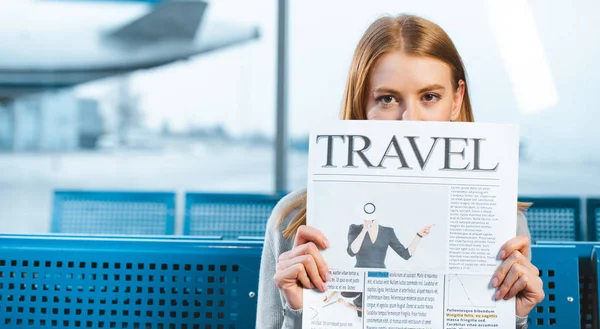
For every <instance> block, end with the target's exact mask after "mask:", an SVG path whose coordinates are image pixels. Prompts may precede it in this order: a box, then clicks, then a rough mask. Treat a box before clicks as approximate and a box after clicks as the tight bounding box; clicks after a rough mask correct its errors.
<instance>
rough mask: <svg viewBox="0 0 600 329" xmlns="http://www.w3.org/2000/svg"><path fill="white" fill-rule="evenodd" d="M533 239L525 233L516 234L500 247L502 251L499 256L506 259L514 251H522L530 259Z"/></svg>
mask: <svg viewBox="0 0 600 329" xmlns="http://www.w3.org/2000/svg"><path fill="white" fill-rule="evenodd" d="M530 246H531V241H529V238H528V237H526V236H524V235H519V236H516V237H514V238H512V239H510V240H508V241H507V242H506V243H505V244H504V245H503V246H502V248H500V252H499V254H498V257H500V259H505V258H506V257H509V256H510V255H511V254H512V253H513V252H515V251H520V252H521V253H522V254H523V256H525V258H527V259H529V256H530V255H529V253H530Z"/></svg>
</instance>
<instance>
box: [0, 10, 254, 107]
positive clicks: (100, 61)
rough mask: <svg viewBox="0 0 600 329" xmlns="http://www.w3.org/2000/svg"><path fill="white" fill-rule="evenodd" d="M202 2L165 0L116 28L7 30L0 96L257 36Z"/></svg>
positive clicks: (141, 66)
mask: <svg viewBox="0 0 600 329" xmlns="http://www.w3.org/2000/svg"><path fill="white" fill-rule="evenodd" d="M206 7H207V3H206V2H201V1H167V2H163V3H159V4H157V5H156V6H153V7H151V9H150V11H148V12H147V13H146V14H145V15H142V16H140V17H139V18H137V19H134V20H130V21H127V23H124V24H120V25H119V26H118V27H116V28H114V27H113V28H106V29H103V30H92V31H87V30H85V31H77V29H73V28H72V26H71V28H64V29H58V28H57V27H56V26H54V27H53V29H52V30H51V31H44V29H43V27H40V30H39V31H36V32H35V33H29V37H28V38H27V39H23V38H21V37H19V35H18V34H15V33H11V34H7V35H6V36H7V37H6V38H3V40H4V41H5V42H6V45H7V46H8V48H7V51H6V52H4V53H3V54H0V98H12V97H16V96H18V95H20V94H25V93H32V92H36V91H41V90H47V89H54V88H64V87H70V86H74V85H77V84H80V83H84V82H88V81H93V80H97V79H101V78H105V77H109V76H114V75H118V74H124V73H127V72H131V71H135V70H140V69H146V68H152V67H156V66H161V65H165V64H169V63H172V62H174V61H178V60H183V59H187V58H190V57H193V56H197V55H202V54H204V53H207V52H211V51H215V50H218V49H223V48H225V47H230V46H234V45H237V44H240V43H244V42H248V41H251V40H254V39H257V38H259V36H260V33H259V30H258V28H257V27H256V26H252V25H241V24H234V23H228V22H213V21H211V20H207V19H206V17H205V16H206V15H205V13H206ZM66 23H67V24H68V22H66ZM67 26H68V25H67ZM38 32H39V33H38ZM69 33H73V35H69ZM11 37H12V38H13V39H12V40H11V39H10V38H11ZM10 45H12V46H10Z"/></svg>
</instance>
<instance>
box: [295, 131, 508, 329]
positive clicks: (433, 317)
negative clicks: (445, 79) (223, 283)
mask: <svg viewBox="0 0 600 329" xmlns="http://www.w3.org/2000/svg"><path fill="white" fill-rule="evenodd" d="M518 151H519V136H518V126H516V125H503V124H481V123H457V122H452V123H449V122H405V121H342V120H340V121H335V122H331V123H328V124H327V125H325V126H323V127H322V128H319V129H316V130H314V131H313V132H312V133H311V137H310V144H309V181H308V199H307V224H308V225H309V226H313V227H315V228H317V229H319V230H321V231H322V232H323V233H324V234H325V236H326V237H327V239H328V240H329V245H330V247H329V248H328V249H327V250H325V251H323V257H324V259H325V261H326V262H327V264H328V266H329V268H330V271H331V277H332V278H331V280H330V281H329V282H328V284H327V288H328V290H327V291H325V292H320V291H318V290H311V289H305V290H304V311H303V328H311V329H322V328H365V329H366V328H368V329H391V328H407V329H408V328H414V329H425V328H427V329H429V328H431V329H438V328H514V325H515V301H514V298H513V299H511V300H508V301H506V300H499V301H496V300H495V298H494V294H495V292H496V290H495V288H494V287H493V286H492V285H491V279H492V275H493V273H494V272H495V270H496V268H497V266H498V265H499V264H500V260H499V259H498V256H497V255H498V253H499V251H500V248H501V246H502V245H503V244H504V242H506V241H508V240H509V239H511V238H513V237H514V236H515V235H516V206H517V205H516V203H517V177H518Z"/></svg>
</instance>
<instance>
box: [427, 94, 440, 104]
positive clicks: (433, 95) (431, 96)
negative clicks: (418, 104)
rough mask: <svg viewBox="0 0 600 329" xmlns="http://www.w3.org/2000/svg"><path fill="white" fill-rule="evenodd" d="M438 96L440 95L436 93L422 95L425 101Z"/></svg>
mask: <svg viewBox="0 0 600 329" xmlns="http://www.w3.org/2000/svg"><path fill="white" fill-rule="evenodd" d="M438 98H440V96H438V95H436V94H425V95H424V96H423V100H424V101H426V102H433V101H434V100H436V99H438Z"/></svg>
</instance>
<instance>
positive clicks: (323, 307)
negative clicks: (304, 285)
mask: <svg viewBox="0 0 600 329" xmlns="http://www.w3.org/2000/svg"><path fill="white" fill-rule="evenodd" d="M304 298H305V305H306V306H305V307H304V311H303V315H302V316H303V319H302V321H303V322H304V323H306V324H307V325H310V328H312V329H320V328H323V329H325V328H354V329H362V328H363V292H362V291H339V290H334V289H328V290H327V291H325V292H319V291H318V290H305V291H304Z"/></svg>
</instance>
